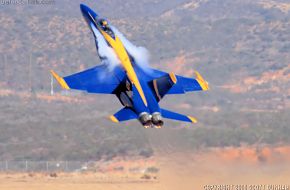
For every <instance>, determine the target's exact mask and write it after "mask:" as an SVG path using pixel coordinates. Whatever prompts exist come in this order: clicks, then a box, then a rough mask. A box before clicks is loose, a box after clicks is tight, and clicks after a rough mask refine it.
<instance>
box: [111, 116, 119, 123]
mask: <svg viewBox="0 0 290 190" xmlns="http://www.w3.org/2000/svg"><path fill="white" fill-rule="evenodd" d="M110 120H111V121H112V122H114V123H119V120H118V119H117V118H116V117H115V116H113V115H111V116H110Z"/></svg>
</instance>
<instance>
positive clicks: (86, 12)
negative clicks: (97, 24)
mask: <svg viewBox="0 0 290 190" xmlns="http://www.w3.org/2000/svg"><path fill="white" fill-rule="evenodd" d="M80 9H81V11H82V13H83V15H90V16H91V17H93V18H96V17H97V16H98V15H97V14H96V13H95V12H94V11H93V10H92V9H90V8H89V7H88V6H87V5H85V4H80Z"/></svg>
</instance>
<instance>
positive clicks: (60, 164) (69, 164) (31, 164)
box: [0, 160, 96, 172]
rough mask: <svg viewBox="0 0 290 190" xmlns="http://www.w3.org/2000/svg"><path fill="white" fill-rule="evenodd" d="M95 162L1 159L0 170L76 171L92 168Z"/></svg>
mask: <svg viewBox="0 0 290 190" xmlns="http://www.w3.org/2000/svg"><path fill="white" fill-rule="evenodd" d="M95 164H96V162H81V161H28V160H25V161H0V172H75V171H82V170H87V169H90V168H92V167H93V166H95Z"/></svg>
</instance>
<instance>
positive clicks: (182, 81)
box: [167, 71, 209, 94]
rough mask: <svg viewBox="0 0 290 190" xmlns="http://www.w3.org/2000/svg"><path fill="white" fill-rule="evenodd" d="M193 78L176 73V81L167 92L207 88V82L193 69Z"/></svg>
mask: <svg viewBox="0 0 290 190" xmlns="http://www.w3.org/2000/svg"><path fill="white" fill-rule="evenodd" d="M195 76H196V77H195V78H187V77H182V76H178V75H176V79H177V82H176V84H175V85H173V86H172V88H171V89H170V90H169V91H168V93H167V94H183V93H186V92H191V91H201V90H202V91H205V90H209V87H208V83H207V81H205V80H204V79H203V78H202V76H201V75H200V74H199V73H198V72H197V71H195Z"/></svg>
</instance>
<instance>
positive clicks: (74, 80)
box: [51, 64, 125, 94]
mask: <svg viewBox="0 0 290 190" xmlns="http://www.w3.org/2000/svg"><path fill="white" fill-rule="evenodd" d="M51 74H52V75H53V76H54V78H55V79H56V80H57V81H58V83H59V84H60V85H61V87H62V88H64V89H75V90H82V91H87V92H89V93H102V94H112V93H113V92H114V90H115V89H116V88H117V87H118V86H119V84H120V81H122V80H123V78H124V77H125V73H124V72H123V71H122V70H121V69H120V68H118V67H115V68H114V69H113V70H112V71H110V70H109V69H108V67H107V65H105V64H103V65H99V66H96V67H93V68H91V69H88V70H85V71H82V72H79V73H76V74H73V75H69V76H66V77H63V78H62V77H60V76H59V75H57V74H56V73H55V72H54V71H51Z"/></svg>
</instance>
